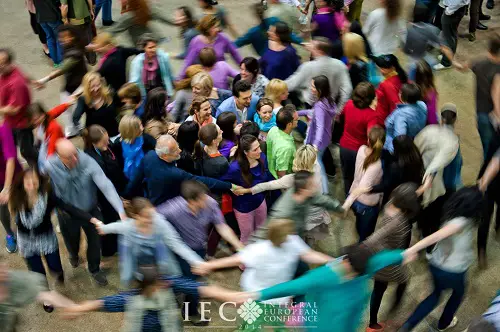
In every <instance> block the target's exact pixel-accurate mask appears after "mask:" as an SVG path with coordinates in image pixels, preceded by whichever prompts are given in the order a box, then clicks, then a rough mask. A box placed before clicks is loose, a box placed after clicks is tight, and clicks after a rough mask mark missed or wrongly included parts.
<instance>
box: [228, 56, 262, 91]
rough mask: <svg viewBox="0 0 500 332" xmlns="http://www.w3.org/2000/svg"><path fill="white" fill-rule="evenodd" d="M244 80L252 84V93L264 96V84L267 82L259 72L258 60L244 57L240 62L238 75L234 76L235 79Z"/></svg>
mask: <svg viewBox="0 0 500 332" xmlns="http://www.w3.org/2000/svg"><path fill="white" fill-rule="evenodd" d="M240 79H242V80H245V81H247V82H250V84H252V94H255V95H256V96H257V97H259V98H262V97H264V93H265V90H266V86H267V85H268V84H269V80H268V79H267V77H265V76H264V75H262V74H261V73H260V66H259V61H258V60H257V59H255V58H253V57H246V58H244V59H243V60H242V61H241V63H240V75H239V77H238V76H236V77H235V79H234V80H235V81H238V80H240Z"/></svg>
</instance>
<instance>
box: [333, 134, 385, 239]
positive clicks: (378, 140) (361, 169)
mask: <svg viewBox="0 0 500 332" xmlns="http://www.w3.org/2000/svg"><path fill="white" fill-rule="evenodd" d="M384 142H385V131H384V129H382V128H381V127H378V126H376V127H373V128H372V129H371V130H370V132H369V133H368V146H366V145H363V146H361V147H360V148H359V150H358V155H357V156H356V169H355V171H354V181H353V183H352V186H351V190H350V192H349V196H348V197H347V199H346V201H345V203H344V206H343V207H344V210H345V211H348V210H349V207H351V206H352V210H353V211H354V214H355V215H356V230H357V232H358V235H359V242H362V241H364V240H365V239H366V238H367V237H368V236H370V235H371V234H372V233H373V231H374V230H375V225H376V224H377V218H378V213H379V209H380V208H379V205H380V202H381V200H382V195H381V194H358V192H357V190H356V189H358V188H365V187H371V186H373V185H376V184H379V183H380V182H381V181H382V174H383V171H382V160H381V156H382V149H383V148H384Z"/></svg>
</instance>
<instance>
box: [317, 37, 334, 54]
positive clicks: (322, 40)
mask: <svg viewBox="0 0 500 332" xmlns="http://www.w3.org/2000/svg"><path fill="white" fill-rule="evenodd" d="M313 41H315V42H316V43H315V47H316V48H317V49H318V50H320V51H321V52H323V53H324V54H327V55H330V54H332V50H333V44H332V42H331V41H330V39H328V38H326V37H314V38H313Z"/></svg>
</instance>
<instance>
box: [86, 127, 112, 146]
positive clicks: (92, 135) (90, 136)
mask: <svg viewBox="0 0 500 332" xmlns="http://www.w3.org/2000/svg"><path fill="white" fill-rule="evenodd" d="M83 141H84V142H85V149H86V150H90V149H97V150H99V151H106V150H108V146H109V135H108V132H107V131H106V129H104V127H102V126H99V125H91V126H90V127H88V128H87V129H85V130H84V131H83Z"/></svg>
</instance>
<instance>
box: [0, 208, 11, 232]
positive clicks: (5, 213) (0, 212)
mask: <svg viewBox="0 0 500 332" xmlns="http://www.w3.org/2000/svg"><path fill="white" fill-rule="evenodd" d="M0 219H2V225H3V228H4V229H5V233H7V235H11V236H12V235H14V232H12V228H11V227H10V213H9V207H8V205H7V204H4V205H0Z"/></svg>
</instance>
